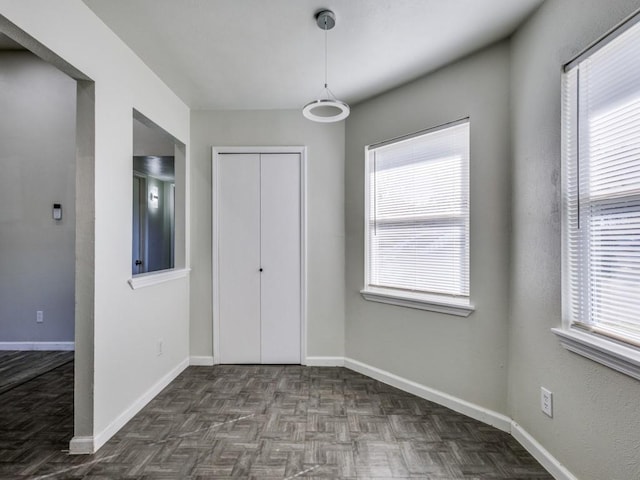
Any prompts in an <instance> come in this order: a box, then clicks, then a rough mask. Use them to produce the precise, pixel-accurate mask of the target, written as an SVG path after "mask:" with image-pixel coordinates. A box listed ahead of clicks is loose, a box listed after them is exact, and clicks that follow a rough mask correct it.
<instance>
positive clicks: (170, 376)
mask: <svg viewBox="0 0 640 480" xmlns="http://www.w3.org/2000/svg"><path fill="white" fill-rule="evenodd" d="M188 366H189V358H185V359H184V360H182V361H181V362H180V363H179V364H178V365H177V366H176V367H174V368H173V369H171V370H170V371H169V372H168V373H167V374H166V375H165V376H164V377H162V378H161V379H160V380H158V381H157V382H156V383H155V384H154V385H153V386H152V387H151V388H150V389H149V390H147V391H146V392H144V393H143V394H142V395H141V396H140V397H139V398H138V399H137V400H135V401H134V402H133V403H132V404H131V405H130V406H129V407H128V408H127V409H126V410H125V411H124V412H122V413H121V414H120V415H118V417H117V418H116V419H115V420H114V421H112V422H111V423H110V424H109V425H107V427H106V428H105V429H104V430H102V431H101V432H100V433H98V434H97V435H94V436H93V448H94V451H93V452H91V453H95V452H97V451H98V450H99V449H100V447H102V446H103V445H104V444H105V443H107V441H108V440H109V439H110V438H111V437H113V436H114V435H115V434H116V433H117V432H118V430H120V429H121V428H122V427H124V426H125V424H126V423H127V422H128V421H129V420H131V419H132V418H133V417H134V416H135V415H136V413H138V412H139V411H140V410H142V409H143V408H144V407H145V405H147V403H149V402H150V401H151V400H153V398H154V397H155V396H156V395H158V394H159V393H160V392H161V391H162V389H164V388H165V387H166V386H167V385H169V384H170V383H171V382H172V381H173V380H175V378H176V377H177V376H178V375H180V374H181V373H182V372H183V370H184V369H185V368H187V367H188ZM80 438H85V437H80ZM86 438H90V437H86ZM69 449H70V450H71V445H69Z"/></svg>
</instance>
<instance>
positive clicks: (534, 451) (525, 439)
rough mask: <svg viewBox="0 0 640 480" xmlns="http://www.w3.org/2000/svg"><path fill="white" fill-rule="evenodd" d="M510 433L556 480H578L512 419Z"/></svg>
mask: <svg viewBox="0 0 640 480" xmlns="http://www.w3.org/2000/svg"><path fill="white" fill-rule="evenodd" d="M511 435H513V438H515V439H516V440H517V441H518V442H519V443H520V445H522V446H523V447H524V448H525V449H526V450H527V452H529V453H530V454H531V456H532V457H533V458H535V459H536V460H537V461H538V462H540V464H541V465H542V466H543V467H544V468H545V470H547V471H548V472H549V473H550V474H551V475H552V476H553V478H555V479H556V480H578V478H577V477H576V476H574V475H573V474H572V473H571V472H570V471H569V470H567V468H566V467H565V466H564V465H562V464H561V463H560V462H559V461H558V460H557V459H556V458H555V457H554V456H553V455H551V454H550V453H549V451H548V450H547V449H545V448H544V447H543V446H542V445H541V444H540V443H539V442H538V441H537V440H536V439H535V438H533V437H532V436H531V435H530V434H529V433H528V432H527V431H526V430H525V429H524V428H522V427H521V426H520V425H518V424H517V423H516V422H514V421H513V420H512V421H511Z"/></svg>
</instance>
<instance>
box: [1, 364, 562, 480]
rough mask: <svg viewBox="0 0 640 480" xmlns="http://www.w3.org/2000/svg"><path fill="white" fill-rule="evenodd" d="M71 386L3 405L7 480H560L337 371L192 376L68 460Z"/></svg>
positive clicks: (59, 384) (514, 449)
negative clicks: (95, 448)
mask: <svg viewBox="0 0 640 480" xmlns="http://www.w3.org/2000/svg"><path fill="white" fill-rule="evenodd" d="M72 378H73V370H72V368H71V367H70V365H69V364H67V365H63V366H62V367H59V368H58V369H56V370H53V371H51V372H49V373H48V374H45V375H42V376H40V377H38V378H36V379H35V380H33V382H36V383H34V384H33V385H30V384H31V383H32V382H29V384H25V385H22V386H20V387H17V388H14V389H12V390H11V391H9V392H6V393H5V394H3V395H2V396H0V402H1V408H0V436H1V437H2V438H1V439H0V478H3V479H4V478H7V479H9V478H10V479H20V478H37V479H45V478H46V479H78V478H84V479H93V480H107V479H201V480H205V479H219V480H225V479H231V478H243V479H255V480H272V479H273V480H276V479H277V480H283V479H287V480H293V479H302V478H306V479H312V478H313V479H409V478H411V479H416V478H420V479H442V480H455V479H466V480H471V479H475V480H481V479H482V480H484V479H502V480H504V479H510V480H516V479H519V480H542V479H545V480H548V479H551V478H552V477H551V476H550V475H549V474H548V473H547V472H545V470H544V469H543V468H542V467H541V466H540V465H539V464H538V463H537V462H536V461H535V460H534V459H533V458H532V457H531V456H530V455H529V454H528V453H527V452H526V451H525V450H524V449H523V448H522V447H521V446H520V445H519V444H518V443H517V442H516V441H515V440H514V439H513V438H512V437H511V436H510V435H508V434H506V433H504V432H501V431H499V430H496V429H494V428H492V427H489V426H487V425H485V424H482V423H480V422H478V421H475V420H473V419H470V418H468V417H465V416H464V415H460V414H458V413H455V412H453V411H451V410H449V409H447V408H444V407H441V406H439V405H436V404H434V403H431V402H428V401H426V400H423V399H420V398H418V397H415V396H413V395H410V394H407V393H405V392H402V391H400V390H397V389H395V388H393V387H390V386H388V385H385V384H382V383H380V382H377V381H375V380H372V379H370V378H367V377H365V376H363V375H360V374H358V373H355V372H352V371H350V370H347V369H344V368H329V367H301V366H230V365H222V366H215V367H190V368H188V369H187V370H185V371H184V372H183V373H182V374H181V375H180V376H179V377H178V378H177V379H176V380H175V381H174V382H173V383H172V384H171V385H169V386H168V387H167V388H166V389H165V390H164V391H163V392H162V393H161V394H160V395H158V396H157V397H156V398H155V399H154V400H152V401H151V402H150V403H149V404H148V405H147V406H146V407H145V408H144V409H143V410H142V411H141V412H140V413H139V414H138V415H136V416H135V417H134V418H133V419H132V420H131V421H130V422H129V423H128V424H127V425H126V426H125V427H124V428H123V429H122V430H121V431H120V432H118V434H116V435H115V436H114V437H113V438H112V439H111V440H110V441H109V442H108V443H107V444H106V445H105V446H104V447H102V449H100V451H99V452H98V453H97V454H95V455H93V456H69V455H67V454H66V453H65V452H62V450H64V449H66V448H67V444H68V440H69V438H70V437H71V435H72V418H71V402H72V395H73V393H72V383H73V382H72ZM27 385H29V388H26V387H27ZM45 417H46V419H45Z"/></svg>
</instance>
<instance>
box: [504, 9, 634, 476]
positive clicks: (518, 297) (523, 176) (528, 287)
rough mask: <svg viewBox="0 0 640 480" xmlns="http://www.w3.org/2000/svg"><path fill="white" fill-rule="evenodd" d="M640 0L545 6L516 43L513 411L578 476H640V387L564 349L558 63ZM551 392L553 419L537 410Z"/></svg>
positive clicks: (613, 22) (512, 294)
mask: <svg viewBox="0 0 640 480" xmlns="http://www.w3.org/2000/svg"><path fill="white" fill-rule="evenodd" d="M638 8H640V2H639V1H637V0H615V1H606V2H604V1H602V0H563V1H547V2H545V3H544V5H543V6H542V7H541V9H540V10H539V11H538V12H537V14H535V15H534V16H533V17H532V18H531V19H530V20H529V21H527V22H526V24H525V25H523V27H522V28H521V29H520V30H519V31H518V32H517V34H516V35H515V37H514V39H513V43H512V52H511V53H512V83H511V88H512V96H511V102H512V111H513V127H512V128H513V165H514V166H513V181H512V185H513V187H512V188H513V207H512V208H513V235H512V244H511V245H512V252H513V256H512V265H511V279H512V290H511V315H510V343H509V345H510V349H509V351H510V354H509V413H510V415H511V416H512V417H513V418H514V419H515V421H516V422H517V423H519V424H520V425H522V426H523V427H524V428H525V429H526V430H527V431H528V432H529V433H530V434H531V435H533V436H534V437H535V438H536V439H537V440H538V441H539V442H540V443H542V445H544V447H545V448H546V449H548V450H549V451H550V452H551V453H552V454H553V455H554V456H555V457H556V458H557V459H558V460H560V461H561V462H562V463H564V464H565V465H566V466H567V467H568V468H569V469H570V470H571V471H572V472H573V473H574V474H575V475H576V476H578V477H579V478H580V479H582V480H587V479H594V480H596V479H598V480H599V479H620V480H622V479H632V478H633V479H637V478H640V464H639V458H640V431H639V429H638V426H639V425H640V408H639V407H638V405H639V403H638V401H639V399H640V382H638V381H637V380H634V379H632V378H630V377H627V376H625V375H622V374H620V373H618V372H615V371H613V370H611V369H609V368H606V367H604V366H602V365H600V364H597V363H594V362H592V361H590V360H587V359H585V358H583V357H580V356H578V355H575V354H572V353H569V352H568V351H566V350H564V349H563V348H562V347H561V346H560V344H559V342H558V340H557V338H556V337H555V336H554V335H553V334H552V333H551V332H550V330H549V329H550V328H552V327H557V326H560V323H561V283H560V280H561V272H560V264H561V262H560V259H561V202H560V195H561V184H560V171H561V170H560V161H561V147H560V142H561V141H560V98H561V97H560V92H561V90H560V81H561V80H560V75H561V68H562V65H563V64H564V63H565V62H567V61H568V60H570V59H571V58H572V57H573V56H575V55H576V54H577V53H579V52H580V51H581V50H582V49H584V48H585V47H586V46H588V45H589V44H590V43H592V42H593V41H595V40H597V39H598V38H599V37H600V36H601V35H603V34H604V33H606V32H607V31H608V30H609V29H610V28H612V27H613V26H615V25H616V23H617V22H619V21H620V20H622V19H623V18H625V17H626V16H627V15H628V14H630V13H631V12H633V11H634V10H635V9H638ZM540 386H545V387H547V388H549V389H550V390H552V391H553V393H554V418H553V419H550V418H548V417H546V416H545V415H543V414H542V412H541V411H540V406H539V403H540V400H539V399H540Z"/></svg>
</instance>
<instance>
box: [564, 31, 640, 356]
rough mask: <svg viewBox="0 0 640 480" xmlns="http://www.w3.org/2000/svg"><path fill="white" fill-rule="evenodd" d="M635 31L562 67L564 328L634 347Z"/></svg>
mask: <svg viewBox="0 0 640 480" xmlns="http://www.w3.org/2000/svg"><path fill="white" fill-rule="evenodd" d="M638 52H640V26H639V25H638V24H635V25H633V26H631V27H630V28H629V25H626V26H625V27H624V28H623V30H622V32H620V31H618V32H614V34H612V35H611V36H610V37H608V38H605V39H604V40H603V42H602V43H601V44H600V45H598V46H596V47H594V48H592V49H590V50H588V51H587V52H586V53H585V54H583V55H582V56H581V57H579V58H578V59H577V60H576V61H574V62H572V63H571V64H569V65H568V66H567V67H566V68H565V75H564V85H563V88H564V94H563V123H564V125H563V129H564V142H565V143H564V169H565V170H564V229H565V230H564V231H565V239H564V249H565V250H564V258H565V271H564V272H563V274H564V284H565V290H564V292H563V294H564V301H565V306H564V310H565V326H567V327H578V328H580V329H583V330H587V331H589V332H594V333H596V334H598V335H600V336H605V337H608V338H611V339H615V340H616V341H621V342H624V343H626V344H631V345H633V346H640V55H639V53H638Z"/></svg>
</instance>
